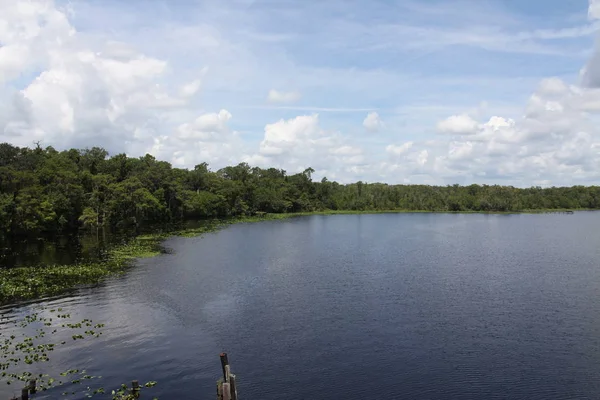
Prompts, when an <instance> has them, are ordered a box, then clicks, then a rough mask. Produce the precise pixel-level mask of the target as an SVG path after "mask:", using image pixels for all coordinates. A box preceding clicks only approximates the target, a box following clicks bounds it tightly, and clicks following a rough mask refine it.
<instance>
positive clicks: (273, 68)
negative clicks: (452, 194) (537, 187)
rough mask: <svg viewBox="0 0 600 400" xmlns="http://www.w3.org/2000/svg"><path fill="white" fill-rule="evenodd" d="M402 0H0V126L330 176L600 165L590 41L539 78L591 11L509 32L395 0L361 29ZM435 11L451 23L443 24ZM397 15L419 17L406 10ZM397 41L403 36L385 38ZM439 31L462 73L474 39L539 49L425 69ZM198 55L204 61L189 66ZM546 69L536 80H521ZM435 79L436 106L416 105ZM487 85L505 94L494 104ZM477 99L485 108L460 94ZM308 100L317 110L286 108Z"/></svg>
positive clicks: (478, 12) (472, 17) (526, 173)
mask: <svg viewBox="0 0 600 400" xmlns="http://www.w3.org/2000/svg"><path fill="white" fill-rule="evenodd" d="M60 4H62V3H60ZM406 4H408V3H406ZM406 4H405V3H402V4H393V5H389V6H388V5H386V6H385V7H384V6H382V7H381V9H379V8H377V7H375V8H373V9H369V10H368V11H369V12H373V14H372V15H365V16H364V17H365V18H364V19H361V20H360V21H357V22H356V23H354V22H353V21H352V22H351V21H348V20H344V19H340V18H337V19H333V20H327V19H326V18H325V16H324V15H321V14H318V13H316V14H315V15H314V16H315V20H311V21H313V24H312V25H311V26H310V28H307V26H305V25H302V26H301V25H298V26H295V25H294V26H281V27H273V30H274V32H266V31H256V30H253V29H252V28H253V27H260V26H265V22H266V21H271V20H272V17H273V16H274V15H275V14H278V13H281V15H284V14H285V13H286V12H288V11H290V10H293V11H297V12H298V13H300V14H302V15H313V14H311V13H314V10H313V9H312V8H311V7H309V5H306V4H300V3H298V4H295V3H294V4H287V3H286V4H282V5H279V6H277V7H274V8H273V9H270V10H269V11H268V12H266V11H264V10H262V11H261V8H260V7H254V8H248V9H241V10H240V9H236V8H235V7H233V6H230V5H228V4H225V3H223V4H221V3H219V4H216V3H215V5H214V7H212V6H211V7H201V6H198V5H194V6H189V8H186V9H185V10H184V11H181V10H179V11H177V10H174V11H173V12H174V13H176V12H185V13H186V14H187V15H189V18H190V20H191V21H193V24H191V25H188V26H182V25H180V21H178V20H177V19H176V18H173V19H166V20H164V21H162V20H161V21H156V20H153V19H152V18H154V17H153V16H152V15H151V14H150V13H144V12H141V13H140V15H139V16H138V15H137V14H134V13H131V12H130V11H128V10H127V9H126V8H124V7H121V6H120V5H119V2H116V3H110V4H108V3H107V5H104V4H103V6H102V7H98V6H96V5H94V4H92V3H90V2H79V3H77V4H75V5H74V7H75V8H76V9H77V12H75V13H69V12H67V11H66V10H65V9H63V8H61V7H59V6H57V4H56V3H54V2H53V1H52V0H27V1H26V0H12V1H10V0H0V8H1V9H2V11H1V12H0V43H1V44H2V47H0V141H10V142H11V143H14V144H17V145H32V143H33V141H35V140H42V143H43V145H52V146H55V147H57V148H65V147H71V146H74V147H85V146H91V145H99V146H105V147H107V148H108V150H109V151H111V152H112V153H115V152H127V153H129V154H132V155H140V154H142V153H144V152H146V151H150V152H152V153H153V154H154V155H155V156H157V157H159V158H162V159H165V160H168V161H171V162H173V163H174V164H175V165H178V166H192V165H194V164H195V163H198V162H202V161H207V162H210V163H211V164H213V167H220V166H223V165H225V164H231V163H233V164H235V163H238V162H240V161H242V160H246V161H247V162H249V163H251V164H257V165H261V166H269V167H270V166H275V167H283V168H286V169H288V170H289V171H290V172H295V171H297V170H302V169H304V168H306V167H308V166H312V167H313V168H315V169H317V170H318V173H317V174H315V175H316V176H318V175H319V174H327V176H328V177H329V178H337V179H341V180H344V181H351V180H357V179H363V180H364V179H368V180H387V181H390V182H403V181H405V180H406V181H410V182H414V183H421V182H423V183H449V182H453V181H455V180H460V179H464V180H465V182H468V181H469V180H471V181H472V180H476V181H478V182H486V183H491V182H503V183H512V184H517V185H529V184H531V183H533V182H546V183H549V184H571V183H576V182H583V183H585V182H597V180H598V179H600V154H599V152H600V125H598V120H599V119H600V116H598V115H597V114H598V112H600V47H597V48H595V49H594V50H593V53H592V55H591V57H589V61H588V62H587V64H586V65H585V67H584V68H583V70H582V71H581V81H580V82H579V83H574V82H571V81H570V80H568V79H567V80H565V79H562V78H560V77H552V75H553V74H555V73H556V71H557V68H555V65H554V66H553V64H552V60H553V58H552V57H554V56H557V55H564V54H575V57H570V58H569V60H568V61H565V63H567V62H578V63H579V64H578V65H577V66H576V67H575V68H574V69H573V71H572V72H573V73H576V72H577V71H576V69H577V68H578V67H579V66H580V65H582V64H583V63H584V62H583V61H581V62H580V61H577V58H576V57H580V55H581V54H582V53H583V50H586V49H585V47H583V46H584V45H585V40H583V41H575V40H576V38H577V37H584V36H586V35H590V34H591V33H592V32H593V31H594V30H596V29H597V22H593V23H590V24H587V25H583V26H574V27H573V26H570V24H571V23H572V22H569V21H566V20H565V21H562V22H561V21H559V22H561V23H559V24H558V25H561V26H560V27H557V29H555V30H544V29H535V28H531V29H530V30H526V28H524V27H525V26H526V25H528V23H529V22H530V21H529V20H525V21H523V20H518V19H515V18H513V17H514V16H513V15H506V14H503V13H502V10H500V9H492V10H491V11H494V12H495V13H494V14H493V15H494V19H493V20H491V21H488V22H489V24H488V25H487V26H482V25H481V24H480V23H479V22H480V21H481V16H482V15H489V14H491V13H490V10H488V9H485V7H487V6H490V4H491V3H489V4H488V3H486V4H487V5H486V6H485V7H484V6H483V5H479V3H477V5H475V6H474V7H472V8H470V9H469V10H467V11H465V10H461V11H460V12H457V11H456V10H453V9H452V7H450V6H443V9H439V7H435V8H432V7H430V6H427V5H423V4H416V3H414V4H413V3H411V4H413V6H414V7H416V8H417V9H418V10H412V11H411V10H405V11H407V12H408V13H409V14H407V17H406V20H399V21H394V23H393V24H388V23H377V24H375V26H371V25H372V24H371V23H372V21H374V20H376V19H377V18H375V17H377V16H381V15H382V14H383V13H386V14H387V11H388V10H389V11H395V12H397V11H398V9H399V8H402V7H407V6H406ZM278 7H280V8H278ZM388 7H389V8H388ZM490 7H491V6H490ZM581 11H584V10H581ZM136 12H137V11H136ZM410 12H413V14H410ZM261 13H262V14H261ZM303 13H306V14H303ZM377 13H382V14H377ZM415 13H416V14H415ZM448 13H452V15H453V20H452V21H453V23H452V24H445V23H443V22H445V21H444V20H442V16H443V17H444V18H445V17H446V15H447V14H448ZM588 14H589V17H590V18H591V19H600V3H598V1H597V0H593V1H590V3H589V10H588ZM389 15H396V14H392V13H389ZM398 15H400V14H398ZM414 15H417V16H418V17H420V18H421V20H422V21H423V25H422V26H413V25H410V24H409V23H408V21H407V20H408V19H409V18H410V17H411V16H414ZM138 17H139V18H138ZM371 17H373V18H371ZM298 20H302V19H301V18H299V19H298ZM465 21H467V22H469V21H470V22H469V23H465ZM150 22H154V23H150ZM324 22H327V23H324ZM291 23H292V22H290V24H291ZM294 23H295V22H294ZM142 25H144V26H150V25H152V28H147V29H141V28H140V27H141V26H142ZM567 25H569V26H567ZM75 26H81V27H85V29H81V30H80V31H78V30H76V29H75ZM457 26H458V27H457ZM138 28H140V29H138ZM257 29H258V28H257ZM280 29H281V30H282V32H279V30H280ZM303 29H307V31H303ZM527 29H528V28H527ZM309 31H310V32H309ZM294 32H296V33H294ZM297 32H305V33H306V35H304V34H302V35H299V34H297ZM365 32H370V33H373V32H375V33H376V34H371V35H365ZM290 33H294V34H290ZM309 33H310V34H309ZM347 34H348V35H347ZM191 38H193V39H194V40H191ZM307 38H308V39H307ZM409 38H414V40H402V39H409ZM561 38H569V39H572V40H573V41H569V43H570V44H569V45H566V44H565V45H563V42H564V41H561V40H556V39H561ZM309 41H310V42H309ZM290 43H291V44H293V45H294V46H298V47H299V46H308V45H309V43H310V45H311V49H312V50H314V51H315V54H316V56H312V55H311V57H310V58H306V57H304V58H302V57H301V54H300V53H302V52H300V53H298V54H297V55H295V56H294V57H293V58H292V57H288V55H289V54H290V53H289V51H288V50H289V49H288V48H286V47H285V46H287V45H288V44H290ZM450 46H451V48H452V50H453V51H454V50H456V51H457V52H460V54H461V55H465V57H468V58H465V59H461V58H460V57H457V60H456V64H455V66H456V69H457V70H458V69H460V68H462V67H464V64H465V63H468V65H469V68H470V70H473V68H475V66H480V65H486V64H485V63H488V62H489V61H488V57H487V56H488V55H487V53H485V54H482V53H477V52H476V51H477V49H486V50H491V51H497V52H503V53H505V55H506V57H505V61H504V62H506V63H511V62H512V59H510V53H513V52H527V53H532V54H535V53H542V54H547V55H551V57H549V58H547V60H548V63H536V65H535V67H531V66H528V65H523V66H522V67H523V71H520V74H521V72H522V75H523V76H529V77H530V78H528V79H527V80H523V79H521V78H518V77H514V76H508V75H507V76H504V77H503V76H499V75H493V76H492V75H489V76H488V75H482V76H478V77H473V76H466V77H465V76H456V75H455V76H444V77H440V76H439V75H436V74H437V72H436V71H435V70H432V69H431V68H428V66H430V65H435V61H436V59H435V57H442V55H436V54H435V53H436V52H437V51H438V50H442V49H448V48H450ZM333 47H335V48H336V49H337V51H339V52H340V54H342V55H350V54H351V55H355V54H356V51H364V52H369V57H372V59H373V60H376V59H377V57H380V56H389V54H390V52H389V50H393V51H395V52H398V54H401V55H402V57H403V59H404V60H406V62H405V63H404V64H403V65H402V68H396V69H394V68H393V67H385V68H383V67H382V68H381V69H377V70H373V69H366V68H355V67H351V66H349V65H342V66H339V65H340V63H338V64H337V65H338V66H336V67H335V68H334V67H329V65H332V64H333V63H332V61H334V59H333V58H332V56H331V51H330V50H331V48H333ZM474 49H475V50H474ZM311 54H312V53H311ZM336 54H337V53H336ZM445 54H446V53H445V52H444V57H445ZM478 55H480V56H481V57H482V58H481V59H479V58H478ZM422 57H428V58H429V57H431V61H432V63H431V64H429V63H422V64H420V65H419V64H418V63H419V62H420V58H422ZM343 58H344V57H342V58H340V59H343ZM438 60H439V59H438ZM481 60H484V61H485V63H484V62H483V61H481ZM335 61H339V60H338V59H337V58H336V59H335ZM473 62H475V64H473ZM477 62H481V63H482V64H477ZM561 62H562V61H561ZM383 64H385V63H383ZM383 64H382V65H383ZM411 64H415V65H411ZM205 65H207V66H210V74H209V73H208V72H207V69H206V68H204V69H201V70H200V71H199V70H198V68H199V67H203V66H205ZM388 65H389V63H388ZM564 65H567V64H564ZM415 67H417V68H415ZM501 67H502V65H498V68H497V69H498V70H502V68H501ZM560 68H561V69H560V70H561V71H562V70H563V64H561V67H560ZM400 71H401V72H400ZM415 71H417V72H415ZM546 74H547V75H549V77H548V78H546V79H543V80H540V79H538V78H535V80H534V79H533V78H531V77H534V76H540V77H541V76H543V75H546ZM290 77H294V80H293V84H291V83H290V82H291V81H290ZM538 83H539V84H538ZM536 84H538V85H537V89H535V90H534V93H533V94H532V95H531V96H530V97H529V99H528V100H527V102H526V104H524V105H518V104H517V105H515V104H514V103H511V101H512V99H515V98H520V97H521V96H523V94H524V93H523V90H524V89H523V88H526V87H531V88H534V87H535V86H536ZM269 87H277V88H287V89H289V88H290V87H293V88H294V90H297V91H281V90H275V89H272V90H270V91H269V93H268V95H267V100H268V101H269V102H271V103H273V104H271V105H266V104H262V105H261V104H260V103H261V102H262V100H263V99H264V95H265V88H269ZM457 88H464V90H462V89H461V90H456V89H457ZM482 88H485V90H484V89H482ZM525 90H527V89H525ZM300 91H301V92H302V97H303V99H306V100H307V101H310V102H311V103H310V107H305V108H302V107H295V106H294V105H291V104H285V103H293V102H296V101H298V100H299V99H300ZM450 93H452V103H451V104H442V105H440V106H439V107H438V106H436V105H435V104H434V105H432V102H436V101H437V99H439V98H443V97H446V98H449V97H450V96H449V94H450ZM199 94H202V96H200V95H199ZM525 94H527V93H525ZM498 96H502V98H503V99H504V97H505V96H506V98H507V100H503V102H502V103H501V104H500V103H498V101H497V99H495V97H498ZM482 100H487V102H488V105H487V106H486V107H478V108H477V109H476V110H475V111H474V110H473V109H471V108H469V105H472V104H479V103H480V102H481V101H482ZM201 101H202V103H200V102H201ZM257 104H258V105H257ZM372 104H377V105H378V110H386V112H387V114H386V121H385V122H386V123H385V125H384V123H383V121H382V120H381V117H380V115H379V114H378V113H377V112H374V109H373V108H366V107H365V106H369V105H372ZM436 107H437V108H436ZM508 109H510V111H506V110H508ZM514 109H517V110H518V112H514V111H513V110H514ZM206 110H208V111H206ZM218 110H221V111H218ZM227 110H229V111H227ZM393 110H400V111H397V113H396V114H395V112H393ZM230 111H231V112H230ZM317 111H322V112H323V114H321V117H319V116H318V115H316V114H314V115H297V114H292V113H293V112H297V113H301V112H309V113H310V112H317ZM326 111H327V112H328V113H327V114H325V112H326ZM350 112H351V113H355V112H359V113H367V112H368V115H367V116H366V118H365V119H364V121H363V126H362V127H360V126H357V125H358V124H357V123H356V122H353V123H351V122H349V121H351V120H350V119H349V118H346V116H348V115H350V114H349V113H350ZM380 112H381V111H380ZM344 113H345V114H344ZM232 114H234V115H235V119H234V117H233V116H232ZM363 115H364V114H363ZM345 118H346V119H345ZM270 121H274V122H272V123H268V122H270ZM436 121H439V123H437V130H439V131H440V132H443V133H447V134H449V135H448V136H442V135H434V133H435V131H436ZM263 127H264V132H262V135H257V134H260V133H261V131H262V130H263ZM384 127H385V128H386V132H384V134H381V135H375V136H373V135H371V136H368V135H366V136H365V135H359V134H358V133H359V132H360V129H361V128H363V129H367V130H369V131H372V132H375V131H378V130H382V129H383V128H384ZM236 129H237V130H240V132H243V134H241V133H239V132H238V131H236ZM391 135H394V136H393V137H392V136H391ZM257 136H258V139H257ZM352 138H356V140H358V143H356V142H353V140H352ZM594 180H596V181H594ZM462 182H463V181H461V183H462Z"/></svg>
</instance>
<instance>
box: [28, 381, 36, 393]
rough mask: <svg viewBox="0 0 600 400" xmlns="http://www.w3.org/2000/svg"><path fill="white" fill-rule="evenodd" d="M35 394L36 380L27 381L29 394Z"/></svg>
mask: <svg viewBox="0 0 600 400" xmlns="http://www.w3.org/2000/svg"><path fill="white" fill-rule="evenodd" d="M35 392H36V380H35V379H31V380H30V381H29V394H35Z"/></svg>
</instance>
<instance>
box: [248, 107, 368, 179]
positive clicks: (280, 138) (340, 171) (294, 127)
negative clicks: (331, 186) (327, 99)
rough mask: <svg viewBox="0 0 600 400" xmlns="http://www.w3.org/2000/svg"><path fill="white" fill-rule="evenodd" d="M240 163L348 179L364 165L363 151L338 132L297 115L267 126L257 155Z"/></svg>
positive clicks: (312, 116)
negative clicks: (306, 170) (307, 170)
mask: <svg viewBox="0 0 600 400" xmlns="http://www.w3.org/2000/svg"><path fill="white" fill-rule="evenodd" d="M244 161H246V162H248V163H250V162H255V163H256V164H257V165H260V166H273V165H277V166H280V167H282V168H284V169H286V170H288V171H290V172H298V171H301V170H303V169H305V168H307V167H309V166H310V167H312V168H314V169H315V170H316V173H315V176H324V175H327V176H328V177H329V178H333V177H334V176H338V177H340V178H342V179H343V178H348V177H349V176H351V175H352V174H353V172H352V171H353V170H354V171H355V172H356V171H358V169H357V168H359V167H361V166H362V165H363V164H365V155H364V151H363V150H362V149H361V148H359V147H357V146H353V145H352V144H350V143H348V142H347V140H346V139H345V138H344V136H343V135H341V134H340V133H338V132H333V131H328V130H325V129H323V128H322V127H321V126H320V123H319V115H318V114H313V115H301V116H298V117H295V118H291V119H288V120H283V119H281V120H279V121H277V122H274V123H271V124H267V125H266V126H265V129H264V137H263V140H262V141H261V142H260V145H259V149H258V153H257V154H252V155H247V156H246V157H245V159H244Z"/></svg>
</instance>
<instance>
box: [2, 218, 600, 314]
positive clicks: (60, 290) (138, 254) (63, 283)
mask: <svg viewBox="0 0 600 400" xmlns="http://www.w3.org/2000/svg"><path fill="white" fill-rule="evenodd" d="M568 211H594V210H590V209H543V210H523V211H492V212H483V211H428V210H369V211H362V210H325V211H310V212H299V213H282V214H264V215H258V216H247V217H241V218H232V219H222V220H212V221H211V222H212V223H209V224H207V225H206V226H203V227H200V228H189V229H182V230H175V231H171V232H165V233H154V234H145V235H139V236H136V237H133V238H132V239H131V240H130V241H129V242H127V243H125V244H122V245H117V246H115V247H113V248H111V249H110V250H108V255H107V258H106V259H105V260H103V261H97V262H91V263H83V264H74V265H52V266H43V267H17V268H9V269H2V268H0V306H7V305H11V304H14V305H18V304H19V303H20V302H22V301H26V300H38V299H43V298H45V297H49V296H56V295H60V294H65V293H68V292H70V291H72V290H75V289H77V288H78V287H81V286H90V285H97V284H99V283H100V282H102V281H103V280H104V279H105V278H108V277H110V276H115V275H122V274H124V273H125V272H127V270H128V269H129V268H132V267H134V266H135V260H136V259H140V258H149V257H155V256H157V255H159V254H163V253H165V249H164V248H163V247H162V243H163V242H164V241H165V240H166V239H168V238H171V237H197V236H201V235H203V234H205V233H210V232H216V231H219V230H221V229H223V228H225V227H227V226H229V225H234V224H239V223H254V222H261V221H278V220H285V219H290V218H294V217H306V216H312V215H358V214H391V213H393V214H409V213H419V214H423V213H431V214H543V213H560V212H568Z"/></svg>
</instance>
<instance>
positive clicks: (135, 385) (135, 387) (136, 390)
mask: <svg viewBox="0 0 600 400" xmlns="http://www.w3.org/2000/svg"><path fill="white" fill-rule="evenodd" d="M131 394H133V396H134V397H135V398H136V399H137V398H138V397H140V383H139V382H138V381H131Z"/></svg>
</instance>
